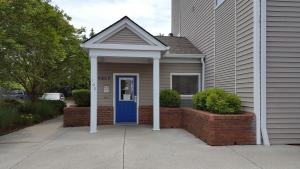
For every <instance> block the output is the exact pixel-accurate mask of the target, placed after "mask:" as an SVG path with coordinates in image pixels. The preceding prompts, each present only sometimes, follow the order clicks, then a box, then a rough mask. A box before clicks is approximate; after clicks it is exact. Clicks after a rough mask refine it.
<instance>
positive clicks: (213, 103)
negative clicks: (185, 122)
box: [193, 88, 242, 114]
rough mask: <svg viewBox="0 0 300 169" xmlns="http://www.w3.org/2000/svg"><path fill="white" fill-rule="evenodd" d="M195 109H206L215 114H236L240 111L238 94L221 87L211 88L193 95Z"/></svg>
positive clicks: (240, 105)
mask: <svg viewBox="0 0 300 169" xmlns="http://www.w3.org/2000/svg"><path fill="white" fill-rule="evenodd" d="M193 106H194V108H196V109H201V110H207V111H210V112H213V113H217V114H236V113H239V112H240V111H241V107H242V103H241V100H240V98H239V96H237V95H235V94H231V93H227V92H225V91H224V90H223V89H217V88H211V89H206V90H204V91H202V92H198V93H196V94H195V95H194V96H193Z"/></svg>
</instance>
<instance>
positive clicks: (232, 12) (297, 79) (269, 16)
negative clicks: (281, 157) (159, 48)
mask: <svg viewBox="0 0 300 169" xmlns="http://www.w3.org/2000/svg"><path fill="white" fill-rule="evenodd" d="M299 11H300V1H297V0H289V1H278V0H207V1H203V0H190V1H185V0H172V33H173V34H174V35H175V36H179V37H186V38H187V39H188V40H190V41H191V42H192V44H193V45H195V46H196V47H197V48H198V49H199V50H201V51H202V52H203V54H204V55H205V73H204V74H205V77H204V79H205V82H204V86H205V88H208V87H219V88H223V89H225V90H226V91H229V92H233V93H237V94H238V95H239V96H240V97H241V99H242V101H243V109H244V110H245V111H249V112H254V113H255V114H256V129H257V130H256V132H257V133H256V138H257V144H261V143H263V144H266V145H268V144H299V143H300V12H299Z"/></svg>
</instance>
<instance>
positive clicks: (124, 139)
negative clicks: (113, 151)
mask: <svg viewBox="0 0 300 169" xmlns="http://www.w3.org/2000/svg"><path fill="white" fill-rule="evenodd" d="M125 141H126V127H125V129H124V138H123V169H124V168H125Z"/></svg>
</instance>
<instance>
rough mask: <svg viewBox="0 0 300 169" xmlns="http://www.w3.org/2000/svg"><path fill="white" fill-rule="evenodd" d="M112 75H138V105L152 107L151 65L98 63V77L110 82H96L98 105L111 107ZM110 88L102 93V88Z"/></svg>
mask: <svg viewBox="0 0 300 169" xmlns="http://www.w3.org/2000/svg"><path fill="white" fill-rule="evenodd" d="M113 73H139V78H140V105H152V64H127V63H126V64H125V63H99V64H98V76H99V77H102V76H105V77H110V80H98V98H99V99H98V105H101V106H113ZM104 85H107V86H109V88H110V92H109V93H103V86H104Z"/></svg>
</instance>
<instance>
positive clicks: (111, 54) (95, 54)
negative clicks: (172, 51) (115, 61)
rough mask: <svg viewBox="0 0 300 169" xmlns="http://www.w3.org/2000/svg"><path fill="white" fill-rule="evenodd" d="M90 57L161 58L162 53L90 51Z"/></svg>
mask: <svg viewBox="0 0 300 169" xmlns="http://www.w3.org/2000/svg"><path fill="white" fill-rule="evenodd" d="M89 55H90V57H119V58H128V57H132V58H160V55H161V54H160V51H136V50H103V49H90V50H89Z"/></svg>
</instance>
